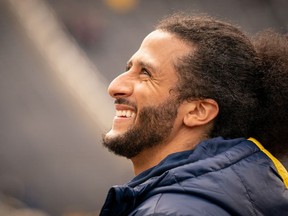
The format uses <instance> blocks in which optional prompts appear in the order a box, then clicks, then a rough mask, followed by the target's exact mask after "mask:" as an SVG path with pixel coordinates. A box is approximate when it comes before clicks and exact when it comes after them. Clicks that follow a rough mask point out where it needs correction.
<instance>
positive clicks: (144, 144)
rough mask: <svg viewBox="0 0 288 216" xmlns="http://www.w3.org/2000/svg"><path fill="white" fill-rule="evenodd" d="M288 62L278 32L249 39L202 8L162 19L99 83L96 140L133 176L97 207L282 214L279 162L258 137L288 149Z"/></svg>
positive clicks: (285, 193) (285, 209) (287, 179)
mask: <svg viewBox="0 0 288 216" xmlns="http://www.w3.org/2000/svg"><path fill="white" fill-rule="evenodd" d="M271 39H272V40H271ZM287 68H288V42H287V40H286V39H285V38H284V37H281V36H279V35H277V34H274V33H266V34H265V35H264V36H263V35H261V36H259V37H258V38H257V40H256V43H252V42H251V41H250V40H249V39H248V38H247V37H246V36H245V35H244V34H243V33H242V32H241V31H239V30H238V29H237V28H235V27H233V26H232V25H230V24H227V23H223V22H220V21H216V20H214V19H211V18H207V17H190V16H187V15H181V14H176V15H173V16H170V17H168V18H166V19H164V20H162V21H161V22H160V23H159V24H158V26H157V27H156V29H155V30H154V31H153V32H152V33H150V34H149V35H148V36H147V37H146V38H145V39H144V40H143V42H142V44H141V46H140V48H139V50H138V51H137V52H136V53H135V54H134V55H133V56H132V57H131V59H130V60H129V61H128V63H127V69H126V71H125V72H124V73H122V74H121V75H120V76H118V77H117V78H116V79H115V80H114V81H113V82H112V83H111V84H110V86H109V89H108V91H109V94H110V96H111V97H113V98H115V109H116V116H115V118H114V121H113V125H112V129H111V130H110V131H109V132H108V133H107V134H106V135H105V136H104V138H103V141H104V146H106V147H107V148H108V149H109V150H110V151H112V152H114V153H115V154H117V155H121V156H124V157H127V158H129V159H131V161H132V162H133V166H134V172H135V175H136V177H135V178H134V179H132V180H131V181H130V182H128V183H127V184H125V185H122V186H114V187H113V188H111V189H110V191H109V193H108V196H107V199H106V202H105V204H104V206H103V208H102V211H101V213H100V215H204V216H205V215H221V216H225V215H245V216H246V215H269V216H271V215H275V216H276V215H277V216H279V215H288V190H287V187H288V174H287V171H286V170H285V168H284V167H283V166H282V165H281V163H280V162H279V161H278V160H277V159H276V158H275V157H274V156H273V155H272V154H271V153H270V152H269V151H268V150H266V149H265V148H264V147H263V146H262V145H261V144H260V142H261V143H262V144H263V145H264V146H265V147H266V148H268V149H269V150H270V151H271V152H272V153H275V154H278V155H280V153H281V154H285V153H287V147H285V146H284V144H285V143H283V141H284V142H285V141H286V138H287V135H286V134H287V133H285V131H286V129H287V125H288V124H287V122H288V120H287V116H288V113H287V112H288V109H287V106H288V103H287V101H288V84H287V83H288V70H287ZM276 120H277V121H276ZM286 132H287V131H286ZM249 137H254V138H249ZM248 138H249V139H248ZM255 138H256V139H255ZM259 141H260V142H259Z"/></svg>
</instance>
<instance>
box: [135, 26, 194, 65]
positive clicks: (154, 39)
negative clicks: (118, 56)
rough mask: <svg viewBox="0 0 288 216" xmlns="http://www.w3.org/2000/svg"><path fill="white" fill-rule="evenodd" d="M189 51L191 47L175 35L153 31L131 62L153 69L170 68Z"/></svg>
mask: <svg viewBox="0 0 288 216" xmlns="http://www.w3.org/2000/svg"><path fill="white" fill-rule="evenodd" d="M190 51H191V46H189V45H188V44H187V43H185V42H184V41H182V40H180V39H178V38H177V37H176V36H175V35H173V34H171V33H168V32H165V31H161V30H155V31H153V32H151V33H150V34H148V35H147V36H146V37H145V38H144V40H143V42H142V44H141V46H140V48H139V50H138V51H137V52H136V53H135V54H134V55H133V56H132V58H131V60H134V61H137V60H140V61H141V62H146V63H149V64H150V65H153V66H155V67H164V66H169V65H170V66H172V65H173V64H175V63H176V62H177V60H178V59H179V58H181V57H183V56H186V55H187V54H188V53H189V52H190Z"/></svg>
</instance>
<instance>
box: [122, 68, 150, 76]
mask: <svg viewBox="0 0 288 216" xmlns="http://www.w3.org/2000/svg"><path fill="white" fill-rule="evenodd" d="M130 68H131V67H130V66H127V67H126V71H128V70H130ZM140 74H146V75H147V76H149V77H151V73H150V72H149V71H148V70H147V69H146V68H141V72H140Z"/></svg>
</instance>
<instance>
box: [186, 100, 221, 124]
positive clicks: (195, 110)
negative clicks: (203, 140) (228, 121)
mask: <svg viewBox="0 0 288 216" xmlns="http://www.w3.org/2000/svg"><path fill="white" fill-rule="evenodd" d="M187 106H188V109H187V112H186V115H185V116H184V119H183V122H184V124H185V125H186V126H188V127H194V126H199V125H205V124H208V123H209V122H211V121H212V120H213V119H215V118H216V116H217V115H218V112H219V107H218V104H217V102H216V101H215V100H213V99H204V100H197V101H191V102H188V104H187Z"/></svg>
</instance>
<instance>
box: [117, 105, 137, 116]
mask: <svg viewBox="0 0 288 216" xmlns="http://www.w3.org/2000/svg"><path fill="white" fill-rule="evenodd" d="M115 109H116V117H121V118H131V117H134V116H135V115H136V111H135V109H134V108H133V107H130V106H128V105H124V104H116V105H115Z"/></svg>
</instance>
